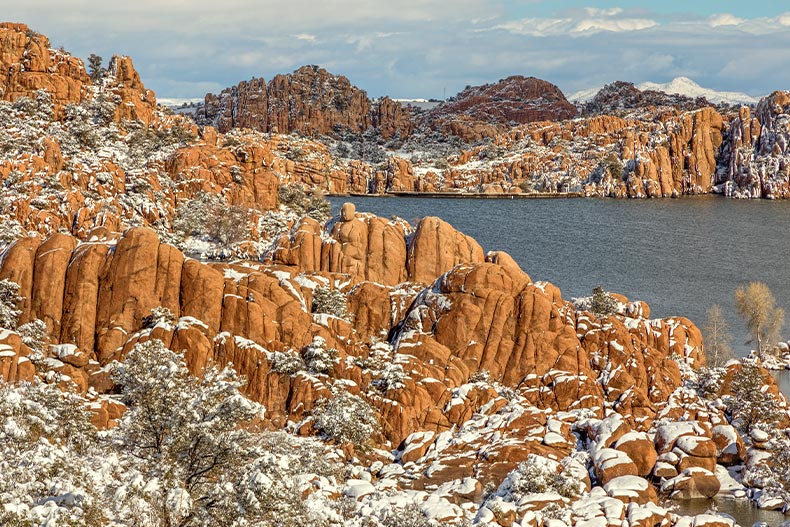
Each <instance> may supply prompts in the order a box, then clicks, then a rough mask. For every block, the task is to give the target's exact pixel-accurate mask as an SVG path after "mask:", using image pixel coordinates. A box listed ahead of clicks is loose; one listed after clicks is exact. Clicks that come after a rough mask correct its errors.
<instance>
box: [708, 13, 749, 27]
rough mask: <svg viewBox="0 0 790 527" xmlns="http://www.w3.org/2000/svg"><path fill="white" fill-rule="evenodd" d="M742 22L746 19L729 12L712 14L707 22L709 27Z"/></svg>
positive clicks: (734, 24)
mask: <svg viewBox="0 0 790 527" xmlns="http://www.w3.org/2000/svg"><path fill="white" fill-rule="evenodd" d="M744 22H746V20H744V19H743V18H739V17H737V16H735V15H731V14H729V13H721V14H718V15H713V16H711V17H710V18H709V19H708V24H710V27H721V26H737V25H740V24H743V23H744Z"/></svg>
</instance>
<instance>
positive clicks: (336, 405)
mask: <svg viewBox="0 0 790 527" xmlns="http://www.w3.org/2000/svg"><path fill="white" fill-rule="evenodd" d="M313 418H314V419H315V421H314V423H313V426H315V429H316V430H318V431H319V432H320V433H321V434H322V435H323V436H324V437H325V438H327V439H334V440H335V441H337V442H338V443H346V442H350V443H353V444H354V445H355V446H363V445H364V443H365V442H367V440H368V439H370V436H371V435H373V432H374V431H375V430H376V428H377V427H378V422H377V421H376V414H375V412H374V411H373V408H371V407H370V405H369V404H368V403H367V402H365V400H364V399H362V398H361V397H359V396H356V395H353V394H350V393H348V392H347V391H345V390H343V389H342V388H333V389H332V397H330V398H328V399H327V398H325V397H322V398H321V399H319V400H318V401H317V403H316V407H315V409H314V410H313Z"/></svg>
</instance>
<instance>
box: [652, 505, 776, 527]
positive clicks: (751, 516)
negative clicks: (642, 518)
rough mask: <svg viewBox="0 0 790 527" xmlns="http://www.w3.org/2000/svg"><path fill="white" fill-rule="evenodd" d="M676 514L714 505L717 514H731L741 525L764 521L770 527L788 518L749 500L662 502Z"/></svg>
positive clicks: (745, 526)
mask: <svg viewBox="0 0 790 527" xmlns="http://www.w3.org/2000/svg"><path fill="white" fill-rule="evenodd" d="M664 505H665V506H667V507H671V508H672V510H673V511H674V512H676V513H677V514H684V515H688V516H693V515H695V514H702V513H704V512H707V511H709V510H711V509H712V508H714V507H715V510H716V513H717V514H726V515H729V516H731V517H732V518H733V519H734V520H735V523H737V524H738V525H741V526H742V527H752V525H754V524H755V523H759V522H765V523H767V524H768V525H769V526H770V527H778V526H779V525H781V524H782V523H783V522H784V521H786V520H788V519H790V517H787V516H785V515H784V514H782V513H781V512H779V511H766V510H761V509H758V508H756V507H753V506H752V504H751V502H750V501H749V500H734V499H716V500H684V501H671V502H669V503H668V504H664Z"/></svg>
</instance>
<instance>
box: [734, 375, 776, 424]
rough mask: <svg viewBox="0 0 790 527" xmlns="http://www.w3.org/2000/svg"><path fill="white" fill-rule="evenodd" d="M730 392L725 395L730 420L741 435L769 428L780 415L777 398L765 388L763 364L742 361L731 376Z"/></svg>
mask: <svg viewBox="0 0 790 527" xmlns="http://www.w3.org/2000/svg"><path fill="white" fill-rule="evenodd" d="M730 386H731V387H732V388H731V390H732V395H730V396H729V397H727V399H726V401H725V402H726V405H727V412H728V413H729V414H730V418H731V422H732V424H733V425H735V427H736V428H738V429H739V430H740V431H741V433H742V434H743V435H748V434H749V433H750V432H751V431H752V430H753V429H754V428H769V429H770V428H772V427H774V426H775V425H776V423H777V422H779V420H780V419H781V416H782V409H781V407H780V406H779V401H778V400H777V398H776V397H774V395H773V394H771V393H770V392H768V391H767V390H766V388H767V385H766V383H765V378H764V377H763V371H762V368H760V367H759V366H757V365H755V364H749V363H744V364H743V365H742V366H741V369H740V370H738V371H737V372H735V373H734V374H733V376H732V381H731V384H730Z"/></svg>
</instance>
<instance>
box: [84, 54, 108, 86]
mask: <svg viewBox="0 0 790 527" xmlns="http://www.w3.org/2000/svg"><path fill="white" fill-rule="evenodd" d="M102 62H104V59H102V58H101V57H100V56H99V55H97V54H95V53H91V54H90V56H88V75H90V78H91V79H92V80H93V82H99V80H101V78H102V76H103V75H104V71H105V70H104V68H102Z"/></svg>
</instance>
